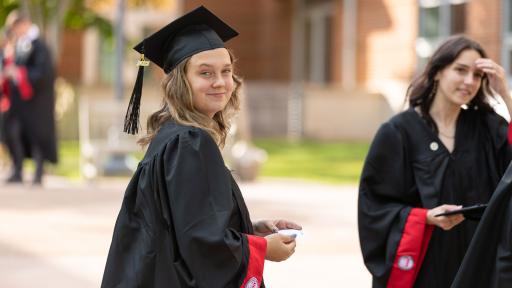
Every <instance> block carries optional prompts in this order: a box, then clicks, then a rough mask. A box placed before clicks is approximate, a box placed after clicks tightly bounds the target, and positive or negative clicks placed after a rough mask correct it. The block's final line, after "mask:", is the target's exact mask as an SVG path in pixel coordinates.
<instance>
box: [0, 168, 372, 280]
mask: <svg viewBox="0 0 512 288" xmlns="http://www.w3.org/2000/svg"><path fill="white" fill-rule="evenodd" d="M0 174H1V173H0ZM46 180H47V181H46V184H45V187H44V188H33V187H30V186H27V185H25V186H22V185H19V186H5V185H3V186H2V184H0V219H1V220H0V287H5V288H25V287H31V288H32V287H52V288H63V287H73V288H93V287H99V286H100V282H101V277H102V273H103V268H104V265H105V259H106V255H107V252H108V247H109V245H110V239H111V236H112V229H113V226H114V222H115V219H116V216H117V213H118V211H119V207H120V204H121V199H122V196H123V190H124V188H125V185H126V184H127V180H126V179H121V180H110V181H108V182H100V183H96V184H93V185H85V184H80V183H73V182H68V181H66V180H64V179H60V178H55V177H47V179H46ZM241 188H242V191H243V193H244V195H245V198H246V201H247V204H248V206H249V210H250V211H251V216H252V218H253V219H259V218H269V219H271V218H284V219H290V220H295V221H297V222H298V223H300V224H302V225H303V228H304V233H305V237H303V238H302V239H299V240H298V246H297V249H296V253H295V255H294V256H293V257H292V258H290V259H289V260H287V261H285V262H281V263H273V262H268V261H267V262H266V264H265V278H266V283H267V286H268V287H271V288H273V287H297V288H299V287H370V286H371V285H370V276H369V274H368V273H367V272H366V270H365V268H364V266H363V263H362V259H361V256H360V252H359V246H358V238H357V226H356V198H357V195H356V194H357V192H356V187H354V186H332V185H324V184H317V183H308V182H302V181H294V180H293V181H292V180H274V179H264V180H260V181H258V182H255V183H243V184H242V185H241Z"/></svg>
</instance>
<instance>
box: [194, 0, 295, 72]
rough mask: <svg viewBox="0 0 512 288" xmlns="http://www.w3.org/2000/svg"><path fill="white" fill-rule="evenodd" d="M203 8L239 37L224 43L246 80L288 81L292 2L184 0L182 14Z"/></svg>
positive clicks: (273, 0) (269, 0)
mask: <svg viewBox="0 0 512 288" xmlns="http://www.w3.org/2000/svg"><path fill="white" fill-rule="evenodd" d="M199 5H204V6H205V7H207V8H208V9H210V10H211V11H212V12H213V13H215V14H216V15H217V16H219V17H220V18H222V19H223V20H224V21H225V22H227V23H228V24H230V25H231V26H233V27H234V28H235V29H236V30H237V31H238V32H239V33H240V36H238V37H237V38H235V39H233V40H230V41H229V42H227V44H226V45H227V46H228V48H231V49H233V50H234V53H235V55H236V57H237V58H238V60H239V61H238V64H237V69H238V74H240V75H241V76H242V77H243V78H245V79H247V80H267V81H289V80H290V65H291V62H290V61H291V55H290V49H291V41H292V39H291V34H292V31H291V23H292V22H291V17H292V13H293V10H292V1H284V0H283V1H275V0H258V1H250V0H206V1H198V0H185V1H184V11H190V10H192V9H193V8H195V7H197V6H199Z"/></svg>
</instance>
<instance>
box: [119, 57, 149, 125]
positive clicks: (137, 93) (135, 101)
mask: <svg viewBox="0 0 512 288" xmlns="http://www.w3.org/2000/svg"><path fill="white" fill-rule="evenodd" d="M148 65H149V61H146V60H145V59H144V55H142V57H141V60H140V61H139V62H138V63H137V66H139V71H138V72H137V80H135V86H134V87H133V92H132V96H131V98H130V104H129V105H128V110H127V111H126V116H125V117H124V129H123V131H124V132H126V133H128V134H132V135H135V134H137V133H138V132H139V127H140V122H139V114H140V99H141V97H142V84H143V80H144V67H145V66H148Z"/></svg>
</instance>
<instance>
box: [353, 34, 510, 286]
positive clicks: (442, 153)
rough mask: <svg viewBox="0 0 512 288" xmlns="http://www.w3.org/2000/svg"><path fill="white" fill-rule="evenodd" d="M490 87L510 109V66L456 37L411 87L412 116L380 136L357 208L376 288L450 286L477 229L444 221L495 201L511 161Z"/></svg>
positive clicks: (472, 224) (466, 223) (406, 114)
mask: <svg viewBox="0 0 512 288" xmlns="http://www.w3.org/2000/svg"><path fill="white" fill-rule="evenodd" d="M491 88H492V90H494V91H496V92H497V93H499V95H500V96H501V97H502V98H503V99H504V100H505V102H506V103H507V106H508V108H509V111H512V104H511V103H512V102H511V101H510V99H511V97H510V95H509V92H508V86H507V81H506V79H505V77H504V73H503V71H502V68H501V67H500V66H499V65H498V64H496V63H494V62H493V61H492V60H490V59H488V58H487V56H486V53H485V51H484V50H483V49H482V47H481V46H480V45H479V44H478V43H476V42H475V41H473V40H470V39H468V38H466V37H463V36H454V37H452V38H450V39H448V40H447V41H446V42H444V43H443V44H442V45H441V46H440V47H439V48H438V49H437V50H436V51H435V52H434V54H433V55H432V57H431V58H430V60H429V62H428V64H427V65H426V67H425V70H424V71H423V73H422V74H421V75H420V76H419V77H417V78H416V79H414V80H413V82H412V83H411V85H410V86H409V89H408V93H407V96H408V100H409V105H410V107H409V109H408V110H406V111H404V112H402V113H399V114H398V115H396V116H394V117H393V118H392V119H390V120H389V121H388V122H386V123H384V124H383V125H382V126H381V127H380V129H379V131H378V132H377V135H376V136H375V138H374V140H373V143H372V145H371V148H370V151H369V152H368V156H367V158H366V161H365V165H364V168H363V172H362V175H361V180H360V181H361V182H360V189H359V207H358V218H359V219H358V221H359V235H360V243H361V249H362V252H363V257H364V261H365V264H366V266H367V267H368V269H369V270H370V273H371V274H372V275H373V283H374V284H373V287H413V286H414V287H450V285H451V283H452V281H453V279H454V277H455V275H456V273H457V270H458V268H459V266H460V264H461V262H462V259H463V257H464V255H465V253H466V251H467V249H468V246H469V243H470V241H471V239H472V237H473V234H474V233H475V230H476V227H477V225H478V222H477V221H471V220H467V219H465V218H464V216H463V215H462V214H455V215H452V216H440V217H436V215H438V214H441V213H443V212H447V211H452V210H456V209H458V208H460V207H461V206H471V205H475V204H481V203H487V202H488V201H489V199H490V197H491V195H492V193H493V191H494V190H495V188H496V186H497V184H498V181H499V179H500V178H501V176H502V175H503V174H504V172H505V170H506V168H507V166H508V164H509V162H510V161H511V160H512V148H511V145H510V144H509V142H508V140H507V131H508V126H509V125H508V123H507V121H506V120H505V119H503V118H502V117H500V116H499V115H498V114H496V112H495V111H494V110H493V108H492V107H491V106H490V105H489V102H488V98H489V97H495V95H494V94H493V93H492V90H491Z"/></svg>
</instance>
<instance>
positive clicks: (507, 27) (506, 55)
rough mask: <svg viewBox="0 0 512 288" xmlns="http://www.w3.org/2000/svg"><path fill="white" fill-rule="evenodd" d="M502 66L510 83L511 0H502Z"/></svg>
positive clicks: (511, 71)
mask: <svg viewBox="0 0 512 288" xmlns="http://www.w3.org/2000/svg"><path fill="white" fill-rule="evenodd" d="M503 8H504V9H503V10H502V11H503V21H502V23H503V48H502V49H503V52H502V61H503V68H505V71H507V75H508V80H509V83H512V20H511V19H510V17H512V0H503Z"/></svg>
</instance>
